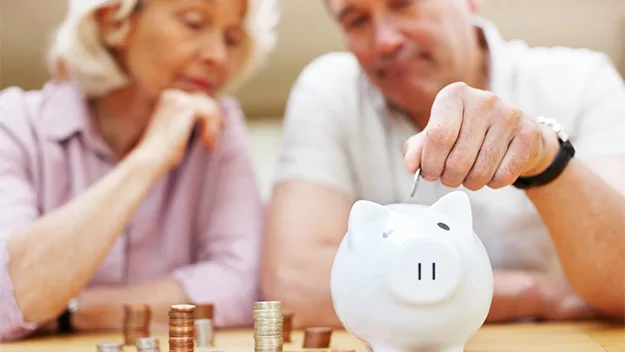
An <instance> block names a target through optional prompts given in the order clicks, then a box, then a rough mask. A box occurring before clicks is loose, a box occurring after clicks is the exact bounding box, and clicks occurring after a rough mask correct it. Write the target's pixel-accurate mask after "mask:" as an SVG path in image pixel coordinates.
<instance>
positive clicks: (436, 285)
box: [387, 237, 462, 304]
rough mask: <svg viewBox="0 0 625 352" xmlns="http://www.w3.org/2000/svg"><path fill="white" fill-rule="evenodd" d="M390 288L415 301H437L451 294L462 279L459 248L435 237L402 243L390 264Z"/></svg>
mask: <svg viewBox="0 0 625 352" xmlns="http://www.w3.org/2000/svg"><path fill="white" fill-rule="evenodd" d="M389 270H390V272H389V273H388V275H387V278H388V279H389V288H390V290H391V292H392V293H393V294H395V295H396V296H398V298H400V299H402V300H404V301H407V302H409V303H412V304H436V303H439V302H441V301H444V300H445V299H447V298H448V297H450V296H452V295H453V293H454V292H455V291H456V289H457V287H458V286H459V284H460V281H461V279H462V263H461V256H460V251H459V250H458V249H457V248H456V247H454V246H453V245H452V244H450V243H447V242H445V241H444V240H441V239H437V238H436V237H423V238H418V239H414V240H412V241H410V242H408V243H405V244H404V245H402V246H401V247H400V248H399V250H398V252H397V253H396V256H395V258H394V260H393V264H392V265H391V266H390V267H389Z"/></svg>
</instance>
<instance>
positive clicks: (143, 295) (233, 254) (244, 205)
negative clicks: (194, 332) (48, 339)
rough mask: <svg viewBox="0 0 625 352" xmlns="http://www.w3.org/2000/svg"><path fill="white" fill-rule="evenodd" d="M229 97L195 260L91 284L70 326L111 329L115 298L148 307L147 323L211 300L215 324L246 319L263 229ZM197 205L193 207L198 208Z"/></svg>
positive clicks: (115, 320)
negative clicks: (129, 279) (167, 270)
mask: <svg viewBox="0 0 625 352" xmlns="http://www.w3.org/2000/svg"><path fill="white" fill-rule="evenodd" d="M233 104H235V103H234V102H232V101H230V102H229V104H226V105H225V106H226V108H227V110H228V111H227V114H228V115H229V116H228V119H227V121H226V128H225V130H224V134H223V136H222V137H221V138H220V145H219V148H218V149H217V150H216V152H215V154H214V155H213V157H214V160H213V161H212V162H214V163H213V164H211V166H210V167H211V169H212V171H211V173H210V175H209V176H207V179H206V183H207V185H206V188H205V190H206V191H205V192H203V194H204V197H205V199H204V200H203V201H207V202H208V203H210V209H209V212H208V213H204V212H202V213H201V214H198V219H205V220H202V221H200V223H202V224H206V225H205V227H201V228H198V231H199V232H200V235H199V241H198V245H197V252H196V257H197V258H198V261H197V262H196V263H193V264H190V265H187V266H183V267H180V268H178V269H177V270H176V271H174V272H173V273H172V274H171V275H167V276H165V277H162V278H159V279H157V280H154V281H151V282H146V283H143V284H139V285H133V286H126V287H110V286H101V287H94V288H90V289H88V290H85V292H84V293H83V294H82V295H81V296H80V297H79V306H80V308H79V311H78V312H77V313H76V314H75V319H74V321H75V323H76V327H77V329H81V330H100V329H119V328H121V326H122V321H123V315H122V314H123V312H122V310H121V305H122V304H123V303H139V304H149V305H150V306H151V307H152V312H153V318H152V323H153V324H154V325H156V326H162V325H166V324H167V321H168V315H167V311H168V308H169V306H170V305H172V304H177V303H184V302H189V303H204V302H212V303H213V304H215V318H214V322H215V325H216V326H221V327H224V326H228V327H232V326H242V325H249V324H251V323H252V309H251V308H252V306H253V303H254V301H255V300H256V299H257V293H258V262H259V250H260V240H261V235H262V230H263V207H262V201H261V197H260V194H259V191H258V188H257V185H256V178H255V175H254V171H253V168H252V161H251V157H250V153H249V148H248V147H247V145H246V140H247V136H246V130H245V126H244V124H243V123H244V121H243V117H242V116H241V112H240V111H239V109H238V107H237V106H236V105H233ZM203 208H204V207H201V208H200V209H201V210H198V211H203V210H204V209H203Z"/></svg>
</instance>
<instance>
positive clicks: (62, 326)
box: [57, 309, 74, 334]
mask: <svg viewBox="0 0 625 352" xmlns="http://www.w3.org/2000/svg"><path fill="white" fill-rule="evenodd" d="M57 324H58V330H59V332H60V333H62V334H69V333H72V332H74V327H73V326H72V313H71V312H70V311H69V309H65V311H64V312H63V314H61V315H60V316H59V317H58V319H57Z"/></svg>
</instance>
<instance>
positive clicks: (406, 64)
mask: <svg viewBox="0 0 625 352" xmlns="http://www.w3.org/2000/svg"><path fill="white" fill-rule="evenodd" d="M431 65H432V58H431V57H430V56H427V55H419V56H418V57H413V58H410V59H402V60H395V61H392V62H388V63H386V64H384V65H381V66H380V67H379V68H378V69H377V70H376V71H375V72H376V74H377V76H378V78H379V79H389V78H392V79H400V78H405V77H404V76H405V75H406V74H408V73H409V72H412V73H418V72H421V73H425V72H427V71H428V70H429V69H431V67H432V66H431Z"/></svg>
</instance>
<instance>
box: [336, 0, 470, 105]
mask: <svg viewBox="0 0 625 352" xmlns="http://www.w3.org/2000/svg"><path fill="white" fill-rule="evenodd" d="M477 1H478V0H328V5H329V7H330V10H331V12H332V13H333V15H334V17H335V18H336V19H337V20H338V21H339V24H340V26H341V28H342V30H343V32H344V34H345V38H346V42H347V46H348V48H349V50H351V51H352V52H353V53H354V55H355V56H356V57H357V58H358V60H359V62H360V64H361V65H362V67H363V68H364V70H365V71H366V72H367V74H368V76H369V77H370V79H371V80H372V82H373V83H374V84H375V85H376V86H378V87H379V88H380V89H381V90H382V92H383V93H384V95H385V96H386V98H387V99H388V100H389V101H391V102H392V103H394V104H396V105H399V106H401V107H402V108H404V109H405V110H407V111H408V112H410V113H412V114H427V115H428V116H429V109H430V107H431V104H432V102H433V100H434V98H435V96H436V94H437V93H438V91H439V90H441V89H442V88H444V87H445V86H446V85H448V84H450V83H453V82H455V81H468V80H470V79H472V75H474V74H475V73H474V72H471V70H472V69H474V68H475V67H476V60H477V57H478V55H477V53H478V51H477V50H478V46H477V41H476V39H475V38H476V37H475V32H474V31H473V27H472V24H471V16H472V12H473V11H475V10H476V8H477Z"/></svg>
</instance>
